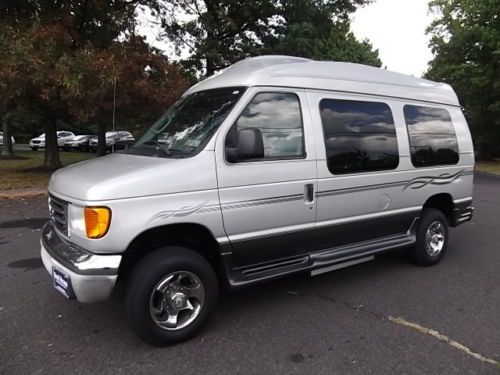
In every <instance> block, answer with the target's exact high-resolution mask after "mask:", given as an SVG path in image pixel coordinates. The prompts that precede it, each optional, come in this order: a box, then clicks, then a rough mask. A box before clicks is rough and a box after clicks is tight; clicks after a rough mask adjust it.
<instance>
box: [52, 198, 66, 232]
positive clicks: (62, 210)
mask: <svg viewBox="0 0 500 375" xmlns="http://www.w3.org/2000/svg"><path fill="white" fill-rule="evenodd" d="M49 210H50V218H51V219H52V222H53V223H54V226H55V227H56V228H57V229H58V230H59V231H61V232H62V233H64V234H68V202H66V201H63V200H62V199H59V198H56V197H54V196H53V195H49Z"/></svg>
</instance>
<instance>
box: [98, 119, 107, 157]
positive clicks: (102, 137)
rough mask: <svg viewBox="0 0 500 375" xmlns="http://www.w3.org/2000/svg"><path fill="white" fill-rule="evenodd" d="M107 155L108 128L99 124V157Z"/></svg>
mask: <svg viewBox="0 0 500 375" xmlns="http://www.w3.org/2000/svg"><path fill="white" fill-rule="evenodd" d="M104 155H106V126H105V125H103V124H102V123H99V127H98V128H97V156H104Z"/></svg>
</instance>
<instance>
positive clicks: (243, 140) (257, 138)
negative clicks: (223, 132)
mask: <svg viewBox="0 0 500 375" xmlns="http://www.w3.org/2000/svg"><path fill="white" fill-rule="evenodd" d="M230 132H232V130H231V131H230ZM236 138H237V139H236V140H235V139H234V133H233V134H231V135H230V134H228V138H227V139H226V159H227V160H228V161H229V162H230V163H236V162H238V161H242V160H248V159H258V158H262V157H264V141H263V139H262V133H261V132H260V129H256V128H244V129H241V130H240V131H238V133H237V136H236ZM234 143H236V145H235V146H234Z"/></svg>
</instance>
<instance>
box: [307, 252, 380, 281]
mask: <svg viewBox="0 0 500 375" xmlns="http://www.w3.org/2000/svg"><path fill="white" fill-rule="evenodd" d="M373 259H375V256H373V255H370V256H368V257H364V258H359V259H354V260H350V261H348V262H343V263H337V264H334V265H333V266H329V267H322V268H316V269H314V270H312V271H311V276H317V275H321V274H323V273H327V272H330V271H335V270H339V269H341V268H346V267H350V266H354V265H356V264H360V263H364V262H369V261H370V260H373Z"/></svg>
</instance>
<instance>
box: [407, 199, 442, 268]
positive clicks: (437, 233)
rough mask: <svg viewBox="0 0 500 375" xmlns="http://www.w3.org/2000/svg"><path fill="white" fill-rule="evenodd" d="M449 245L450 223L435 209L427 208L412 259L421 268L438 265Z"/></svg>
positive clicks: (419, 227)
mask: <svg viewBox="0 0 500 375" xmlns="http://www.w3.org/2000/svg"><path fill="white" fill-rule="evenodd" d="M447 245H448V221H447V220H446V217H445V216H444V214H443V213H442V212H441V211H439V210H436V209H435V208H425V209H424V210H423V211H422V217H421V220H420V223H419V225H418V229H417V242H416V244H415V246H414V247H413V248H412V249H411V253H410V254H411V257H412V259H413V260H414V262H415V263H417V264H419V265H421V266H430V265H433V264H436V263H438V262H439V261H440V260H441V258H442V257H443V255H444V253H445V251H446V247H447Z"/></svg>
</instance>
